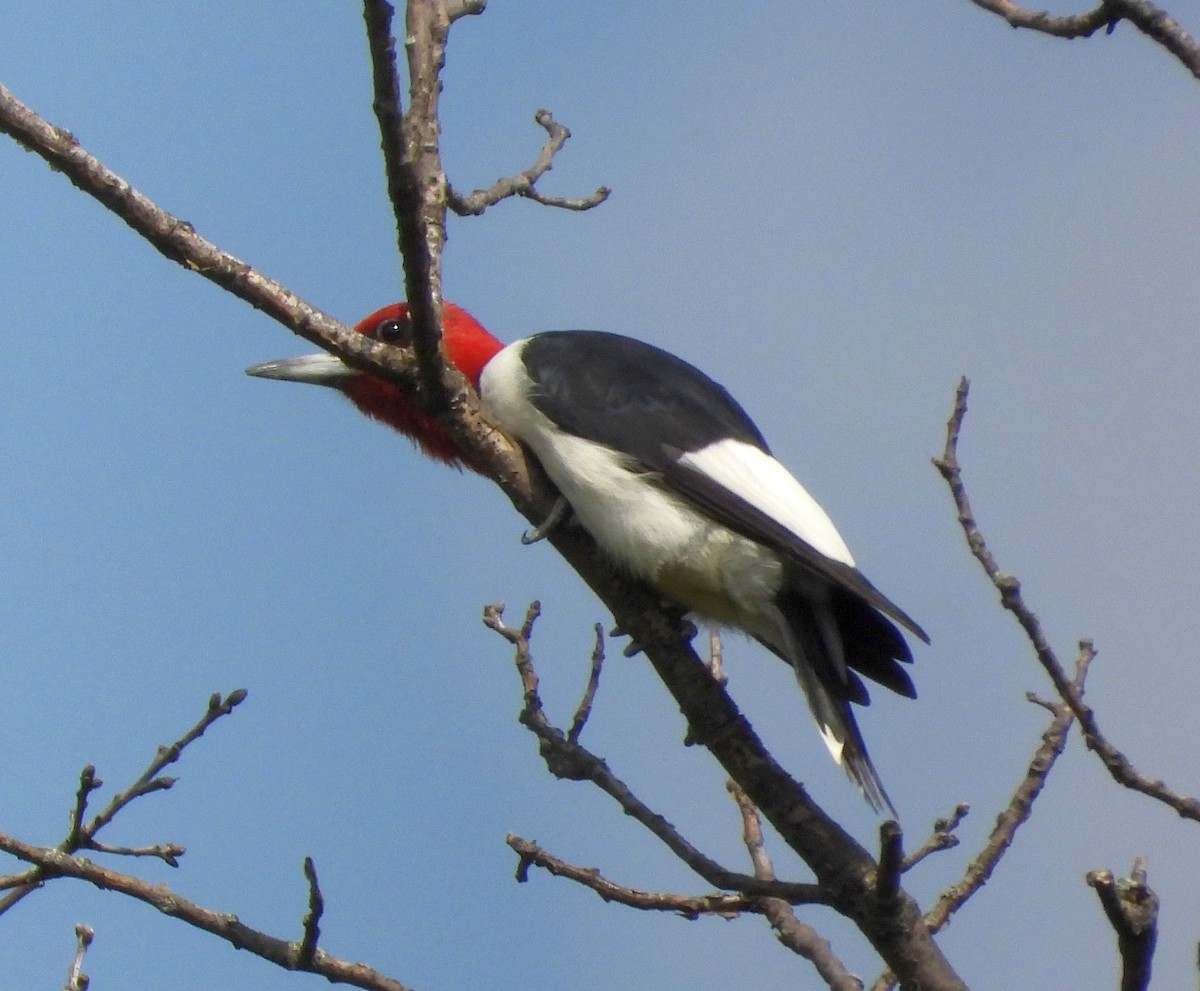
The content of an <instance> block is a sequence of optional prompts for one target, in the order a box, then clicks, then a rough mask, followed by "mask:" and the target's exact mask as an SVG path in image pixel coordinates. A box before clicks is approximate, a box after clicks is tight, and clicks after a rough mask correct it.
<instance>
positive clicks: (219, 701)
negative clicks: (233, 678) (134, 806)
mask: <svg viewBox="0 0 1200 991" xmlns="http://www.w3.org/2000/svg"><path fill="white" fill-rule="evenodd" d="M246 695H247V692H246V689H244V688H238V689H236V690H234V691H232V692H230V693H229V694H228V695H226V696H224V697H222V696H221V694H220V692H214V693H213V694H212V695H211V696H209V699H208V708H207V710H206V711H205V713H204V715H203V716H202V717H201V718H200V721H199V722H197V723H196V725H195V726H193V727H192V728H191V729H190V730H188V731H187V732H186V733H185V734H184V735H183V736H181V737H180V738H179V739H178V740H176V741H175V742H174V743H172V744H171V745H170V746H167V747H159V748H158V752H157V753H156V754H155V756H154V759H153V760H152V761H151V762H150V764H149V765H148V766H147V767H146V770H144V771H143V772H142V773H141V775H140V776H139V777H138V779H137V780H136V781H135V782H134V783H133V784H132V785H130V786H129V787H128V788H127V789H125V791H123V792H119V793H118V794H116V795H114V796H113V798H112V801H110V802H109V803H108V806H107V807H106V808H105V809H104V811H102V812H101V813H100V814H99V815H97V816H96V817H95V818H94V819H93V820H92V821H91V822H90V823H88V825H87V827H86V828H85V829H84V830H83V831H82V835H80V836H79V839H80V840H81V843H80V846H81V847H84V846H88V845H90V843H91V840H92V837H94V836H95V835H96V833H98V832H99V831H100V830H101V829H103V828H104V827H105V826H106V825H108V823H110V822H112V820H113V817H114V816H116V814H117V813H118V812H120V811H121V810H122V809H123V808H125V806H127V805H128V804H129V803H130V802H132V801H134V800H135V799H138V798H141V797H142V796H143V795H149V794H151V793H153V792H156V791H166V790H167V789H168V788H171V787H172V786H173V785H174V784H175V780H176V779H175V778H163V777H159V774H160V773H161V772H162V771H164V770H165V769H166V768H168V767H170V766H171V765H172V764H174V763H175V762H176V761H177V760H179V758H180V756H182V754H183V751H184V750H185V749H187V747H189V746H190V745H191V744H192V743H195V741H196V740H198V739H200V737H202V736H203V735H204V733H205V730H207V729H208V728H209V727H210V726H211V725H212V724H213V723H215V722H216V721H217V720H218V719H221V718H222V717H224V716H228V715H229V714H230V713H231V712H233V710H234V709H236V708H237V707H238V706H239V705H241V704H242V703H243V702H244V701H245V700H246ZM93 773H94V772H93ZM80 793H81V794H82V793H83V785H82V784H81V785H80Z"/></svg>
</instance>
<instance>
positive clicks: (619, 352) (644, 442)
mask: <svg viewBox="0 0 1200 991" xmlns="http://www.w3.org/2000/svg"><path fill="white" fill-rule="evenodd" d="M521 358H522V361H523V362H524V364H525V368H526V371H527V373H528V375H529V377H530V380H531V381H532V382H533V385H534V388H533V391H532V393H531V395H530V397H529V398H530V401H531V402H532V403H533V405H534V406H535V407H536V408H537V409H539V410H541V412H543V413H544V414H546V416H548V417H549V418H550V419H551V420H553V421H554V422H555V423H556V424H557V425H558V426H559V427H560V428H561V429H563V430H565V431H567V432H568V433H571V434H574V435H576V436H578V437H584V438H586V439H588V440H592V441H596V442H597V443H600V444H604V445H605V446H607V447H611V448H613V449H614V450H617V451H621V452H623V453H625V454H628V455H630V456H632V457H633V458H635V459H636V460H637V461H638V462H639V463H640V464H641V465H642V466H643V467H644V468H645V469H646V470H647V471H653V472H656V473H658V474H660V475H661V478H662V481H663V484H664V485H666V486H667V487H668V488H671V489H673V490H675V491H676V492H678V493H679V494H680V495H682V496H684V497H685V498H686V499H688V500H689V501H690V502H691V503H693V504H694V505H695V506H696V507H697V508H698V509H700V510H701V511H702V512H704V513H705V514H706V515H707V516H709V517H710V518H711V519H713V520H715V521H716V522H718V523H720V524H721V525H722V526H726V527H728V528H729V529H731V530H733V531H734V532H735V533H739V534H741V535H742V536H744V537H747V538H749V539H751V540H754V541H756V542H758V543H761V544H763V545H764V546H767V547H770V548H772V549H773V550H775V551H777V552H778V553H780V554H782V555H783V556H784V557H785V558H786V559H788V560H790V561H792V562H793V563H794V564H795V565H796V566H797V567H799V568H801V569H802V570H804V571H806V572H808V573H810V574H815V575H818V576H820V577H821V578H824V579H825V580H827V581H829V582H830V583H831V584H832V585H833V586H834V587H835V588H838V589H841V590H843V591H844V592H848V593H850V594H851V595H852V596H854V597H857V598H859V599H861V600H862V601H863V602H865V603H867V604H868V605H870V606H871V607H873V608H875V609H878V610H879V611H880V612H882V613H885V614H886V615H888V616H890V617H891V618H892V619H894V620H896V622H898V623H900V624H901V625H903V626H904V627H906V628H907V629H908V630H910V631H911V632H912V633H913V634H915V635H916V636H918V637H920V638H921V639H922V640H924V641H925V642H926V643H928V642H929V637H928V636H926V634H925V631H924V630H922V629H921V627H920V626H918V625H917V624H916V623H915V622H914V621H913V620H912V618H911V617H909V616H908V614H906V613H905V612H904V611H903V610H902V609H900V608H899V607H898V606H896V605H895V604H894V603H893V602H891V601H890V600H889V599H888V598H887V597H886V596H884V595H883V593H882V592H880V591H879V590H878V589H877V588H876V587H875V586H874V585H872V584H871V583H870V582H869V581H868V580H867V579H866V578H865V577H863V575H862V573H861V572H859V571H858V569H857V568H853V567H850V566H849V565H847V564H843V563H842V562H840V561H835V560H833V559H832V558H829V557H827V556H826V555H824V554H822V553H821V552H820V551H818V550H817V549H816V548H814V547H813V546H812V545H811V544H809V543H808V542H807V541H805V540H803V539H801V538H800V537H798V536H797V535H796V534H794V533H793V532H792V531H791V530H789V529H788V528H787V527H785V526H783V525H782V524H781V523H779V521H778V520H775V519H774V518H773V517H771V516H769V515H768V514H766V513H764V512H763V511H762V510H760V509H758V508H756V507H755V506H753V505H751V504H750V503H749V502H747V501H746V500H745V499H744V498H742V497H741V496H739V495H738V494H737V493H735V492H732V491H730V490H729V489H727V488H726V487H725V486H723V485H720V484H719V483H717V482H716V481H715V480H714V479H712V478H711V477H709V476H708V475H706V474H705V473H703V472H701V471H699V470H697V469H695V468H692V467H689V466H688V465H687V464H685V463H681V462H680V458H681V457H682V456H683V455H684V454H687V453H689V452H693V451H699V450H701V449H703V448H705V447H707V446H708V445H710V444H714V443H716V442H717V441H721V440H727V439H732V440H737V441H741V442H743V443H745V444H749V445H751V446H753V447H757V448H758V449H759V450H761V451H763V452H765V453H767V454H770V453H771V452H770V449H769V448H768V446H767V442H766V440H765V439H764V438H763V436H762V434H761V433H760V432H759V430H758V428H757V427H756V426H755V425H754V423H753V421H751V419H750V417H749V416H747V415H746V411H745V410H743V409H742V407H741V406H740V405H739V404H738V402H737V400H735V399H734V398H733V397H732V396H731V395H730V394H729V393H728V392H727V391H726V390H725V389H724V387H723V386H721V385H719V384H718V383H716V382H714V381H713V380H712V379H711V378H709V377H708V376H707V375H705V374H704V373H703V372H702V371H700V370H699V369H698V368H696V367H695V366H693V365H690V364H688V363H687V362H686V361H684V360H683V359H682V358H678V357H676V356H675V355H673V354H670V353H669V352H667V351H663V350H662V349H660V348H656V347H654V346H653V345H651V344H646V343H644V342H642V341H636V340H633V339H632V338H628V337H622V336H621V335H619V334H609V333H604V332H602V331H592V330H574V331H549V332H547V333H543V334H538V335H536V336H534V337H532V338H530V339H529V341H528V343H526V345H525V347H524V349H523V350H522V352H521ZM601 410H602V411H604V414H603V415H602V416H601V415H598V414H597V411H601ZM898 639H899V638H898ZM902 642H903V641H901V643H902Z"/></svg>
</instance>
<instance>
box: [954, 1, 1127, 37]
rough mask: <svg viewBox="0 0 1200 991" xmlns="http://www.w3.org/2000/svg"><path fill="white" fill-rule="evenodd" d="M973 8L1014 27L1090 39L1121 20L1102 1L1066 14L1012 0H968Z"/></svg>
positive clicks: (1106, 3) (1110, 28) (1109, 6)
mask: <svg viewBox="0 0 1200 991" xmlns="http://www.w3.org/2000/svg"><path fill="white" fill-rule="evenodd" d="M971 2H972V3H973V4H975V6H976V7H982V8H983V9H984V10H987V11H991V12H992V13H993V14H997V15H999V16H1000V17H1003V18H1004V19H1005V20H1006V21H1008V23H1009V24H1010V25H1012V26H1013V27H1014V28H1028V29H1029V30H1031V31H1040V32H1041V33H1043V34H1052V35H1055V36H1056V37H1059V38H1089V37H1091V36H1092V35H1093V34H1095V33H1096V32H1097V31H1098V30H1100V28H1107V29H1108V30H1109V31H1111V30H1112V27H1113V25H1115V24H1116V22H1117V21H1118V20H1120V15H1118V14H1116V13H1115V12H1114V11H1113V9H1112V5H1111V4H1109V3H1108V2H1107V0H1102V2H1101V4H1100V6H1098V7H1097V8H1096V9H1095V10H1091V11H1088V12H1087V13H1086V14H1068V15H1065V16H1058V17H1056V16H1055V15H1053V14H1050V13H1047V12H1046V11H1044V10H1026V9H1025V8H1024V7H1021V6H1019V5H1017V4H1015V3H1013V2H1012V0H971Z"/></svg>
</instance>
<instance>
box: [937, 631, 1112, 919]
mask: <svg viewBox="0 0 1200 991" xmlns="http://www.w3.org/2000/svg"><path fill="white" fill-rule="evenodd" d="M1093 656H1094V655H1093V654H1092V651H1091V649H1090V645H1088V644H1086V642H1085V643H1081V644H1080V647H1079V657H1078V658H1077V660H1076V667H1075V682H1074V683H1075V685H1077V686H1078V691H1080V692H1082V691H1083V684H1084V680H1085V678H1086V677H1087V667H1088V664H1089V663H1090V662H1091V659H1092V657H1093ZM1048 708H1049V709H1050V711H1051V712H1053V713H1054V718H1053V719H1052V720H1051V721H1050V725H1049V726H1048V727H1047V728H1046V732H1045V733H1043V734H1042V742H1041V745H1040V746H1039V747H1038V748H1037V749H1036V750H1035V751H1034V754H1033V759H1032V760H1030V762H1029V766H1028V767H1027V768H1026V770H1025V777H1024V779H1023V780H1022V781H1021V784H1020V785H1019V786H1018V787H1017V790H1016V791H1015V792H1013V796H1012V799H1011V800H1010V801H1009V803H1008V806H1007V807H1006V808H1005V809H1004V811H1003V812H1001V813H1000V815H999V816H997V817H996V825H995V826H994V827H993V829H992V832H991V834H990V835H989V836H988V841H987V843H986V844H984V847H983V849H982V850H981V851H980V852H979V853H978V854H977V855H976V856H975V858H974V859H973V860H972V861H971V863H970V865H969V866H968V867H967V870H966V872H965V873H964V875H963V878H962V880H961V881H959V882H958V883H957V884H955V885H954V886H953V887H951V888H948V889H947V890H946V891H944V892H943V893H942V895H941V897H940V898H938V900H937V903H936V904H935V905H934V907H933V908H932V909H930V911H929V912H927V913H926V915H925V925H926V926H928V927H929V929H930V931H931V932H938V931H940V930H942V929H944V928H945V927H946V925H947V924H948V923H949V922H950V917H951V916H952V915H953V914H954V913H955V912H957V911H958V910H959V909H960V908H962V906H963V904H964V903H965V902H966V901H967V899H968V898H970V897H971V896H972V895H973V894H975V892H976V891H978V890H979V889H980V888H982V887H983V885H984V884H986V883H987V880H988V878H990V877H991V876H992V872H993V871H994V870H995V869H996V865H997V864H998V863H999V862H1000V859H1001V858H1002V857H1003V856H1004V854H1005V853H1007V852H1008V848H1009V847H1010V846H1012V843H1013V840H1014V838H1015V837H1016V833H1017V830H1018V829H1019V828H1020V827H1021V826H1022V825H1023V824H1024V823H1025V822H1026V821H1027V820H1028V819H1029V816H1030V814H1031V813H1032V811H1033V803H1034V802H1035V801H1036V800H1037V797H1038V796H1039V795H1040V794H1041V792H1042V788H1043V787H1045V784H1046V778H1047V776H1048V775H1049V774H1050V770H1051V769H1052V768H1053V767H1054V763H1055V761H1057V760H1058V758H1059V755H1060V754H1062V752H1063V748H1064V747H1065V746H1066V744H1067V734H1068V733H1069V732H1070V730H1071V723H1072V721H1073V719H1074V716H1073V713H1072V712H1071V709H1070V707H1069V706H1068V705H1067V704H1066V703H1065V702H1059V703H1055V704H1051V705H1049V706H1048Z"/></svg>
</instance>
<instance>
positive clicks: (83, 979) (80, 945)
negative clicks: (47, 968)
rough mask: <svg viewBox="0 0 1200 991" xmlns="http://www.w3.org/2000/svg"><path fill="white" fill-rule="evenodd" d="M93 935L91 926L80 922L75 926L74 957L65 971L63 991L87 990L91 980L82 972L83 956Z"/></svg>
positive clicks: (90, 943)
mask: <svg viewBox="0 0 1200 991" xmlns="http://www.w3.org/2000/svg"><path fill="white" fill-rule="evenodd" d="M95 935H96V933H95V931H94V930H93V929H92V927H91V926H85V925H84V924H83V923H82V922H81V923H79V924H78V925H77V926H76V927H75V959H74V960H73V961H71V969H70V970H69V971H68V972H67V983H66V984H64V985H63V991H87V988H88V984H90V983H91V982H90V981H89V979H88V976H87V974H85V973H84V972H83V958H84V955H85V954H86V953H87V950H88V947H89V946H91V945H92V939H93V938H94V937H95Z"/></svg>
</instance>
